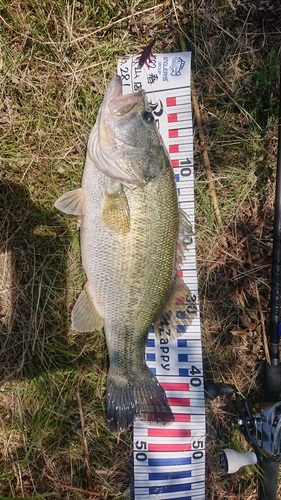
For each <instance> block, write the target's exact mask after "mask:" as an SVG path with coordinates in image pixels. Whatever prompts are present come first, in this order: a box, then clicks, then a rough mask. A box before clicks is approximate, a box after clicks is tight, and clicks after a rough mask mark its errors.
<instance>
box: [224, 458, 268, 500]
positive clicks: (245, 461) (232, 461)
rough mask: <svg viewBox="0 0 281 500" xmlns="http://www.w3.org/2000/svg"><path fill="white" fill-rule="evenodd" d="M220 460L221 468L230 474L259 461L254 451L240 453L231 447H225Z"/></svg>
mask: <svg viewBox="0 0 281 500" xmlns="http://www.w3.org/2000/svg"><path fill="white" fill-rule="evenodd" d="M219 460H220V466H221V468H222V469H223V470H224V471H225V472H227V473H228V474H233V473H234V472H237V471H238V470H239V469H240V467H244V466H245V465H254V464H256V463H257V461H258V459H257V455H256V454H255V452H254V451H246V452H244V453H238V452H237V451H235V450H231V449H230V448H225V449H224V450H223V451H222V452H221V453H220V456H219ZM264 500H265V499H264ZM270 500H271V499H270Z"/></svg>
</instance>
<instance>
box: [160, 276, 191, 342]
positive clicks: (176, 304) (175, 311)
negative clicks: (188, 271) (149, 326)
mask: <svg viewBox="0 0 281 500" xmlns="http://www.w3.org/2000/svg"><path fill="white" fill-rule="evenodd" d="M197 312H198V306H197V301H196V297H195V296H194V295H192V294H191V292H190V290H189V288H188V286H187V285H186V284H185V282H184V281H183V279H182V278H181V276H179V275H178V273H177V274H176V276H175V278H174V281H173V283H172V286H171V291H170V295H169V298H168V300H167V302H166V304H165V306H164V307H163V310H162V311H161V313H160V314H159V315H158V317H157V318H156V319H155V320H154V321H153V326H154V331H155V335H156V337H158V338H169V339H171V340H172V339H175V338H177V337H180V336H181V335H182V334H183V333H184V331H183V329H182V328H178V326H181V325H186V326H189V325H190V324H191V323H192V321H193V319H194V318H195V317H196V316H197Z"/></svg>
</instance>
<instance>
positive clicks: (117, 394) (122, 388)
mask: <svg viewBox="0 0 281 500" xmlns="http://www.w3.org/2000/svg"><path fill="white" fill-rule="evenodd" d="M135 418H137V419H139V420H143V421H146V422H151V423H162V424H167V423H171V422H173V421H174V416H173V413H172V410H171V408H170V406H169V404H168V401H167V398H166V394H165V391H164V389H163V388H162V387H161V385H160V384H159V382H158V380H157V378H156V377H154V376H153V375H152V373H151V372H150V371H149V369H148V368H147V374H146V377H143V376H142V375H141V376H140V378H138V377H137V376H136V378H135V380H134V381H129V380H126V379H124V378H122V379H121V378H118V377H113V376H112V375H110V373H109V375H108V378H107V395H106V420H107V427H108V429H109V431H110V432H112V433H114V434H115V433H118V434H119V433H120V432H124V431H126V430H128V429H129V427H130V426H131V425H132V424H133V422H134V419H135Z"/></svg>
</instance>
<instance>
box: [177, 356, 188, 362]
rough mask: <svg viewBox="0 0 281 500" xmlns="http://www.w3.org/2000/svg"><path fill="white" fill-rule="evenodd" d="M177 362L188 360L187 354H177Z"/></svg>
mask: <svg viewBox="0 0 281 500" xmlns="http://www.w3.org/2000/svg"><path fill="white" fill-rule="evenodd" d="M178 361H179V363H185V362H187V361H188V354H178Z"/></svg>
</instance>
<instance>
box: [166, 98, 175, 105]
mask: <svg viewBox="0 0 281 500" xmlns="http://www.w3.org/2000/svg"><path fill="white" fill-rule="evenodd" d="M166 105H167V106H176V105H177V98H176V97H167V98H166Z"/></svg>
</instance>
